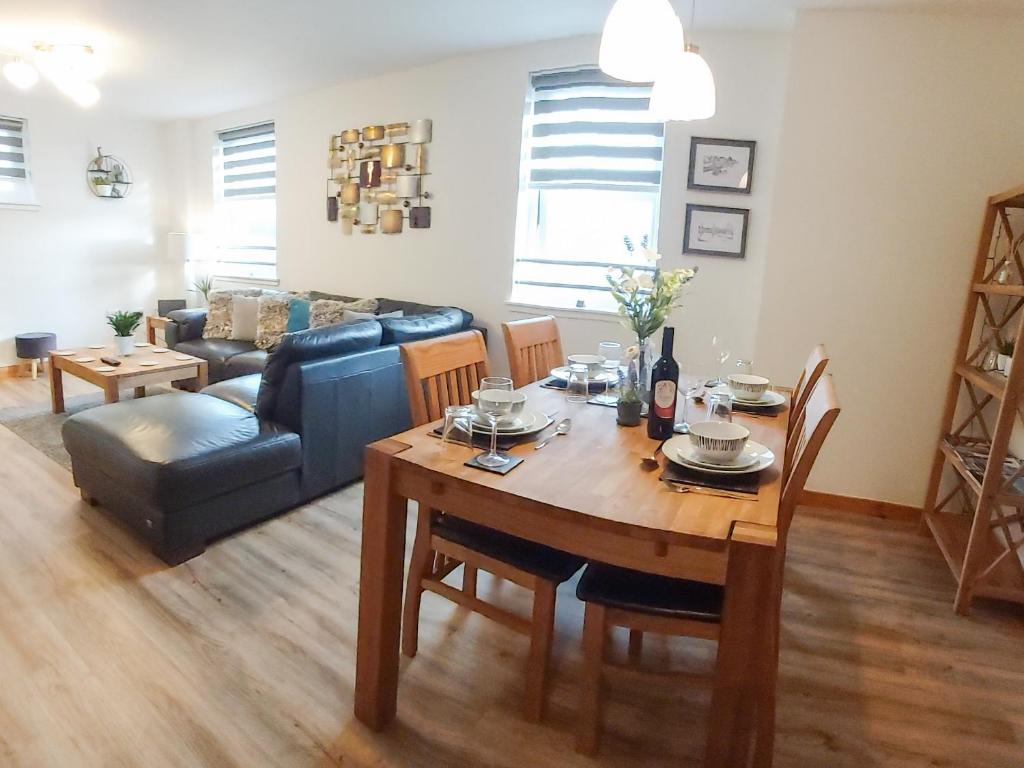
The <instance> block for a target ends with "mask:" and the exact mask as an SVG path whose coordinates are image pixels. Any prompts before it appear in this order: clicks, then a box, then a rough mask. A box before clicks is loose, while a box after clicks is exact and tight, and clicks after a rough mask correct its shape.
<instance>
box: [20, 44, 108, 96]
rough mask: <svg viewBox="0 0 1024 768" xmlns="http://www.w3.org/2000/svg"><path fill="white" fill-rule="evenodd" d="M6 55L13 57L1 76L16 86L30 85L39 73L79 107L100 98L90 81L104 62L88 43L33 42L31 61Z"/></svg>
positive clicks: (101, 68) (26, 88)
mask: <svg viewBox="0 0 1024 768" xmlns="http://www.w3.org/2000/svg"><path fill="white" fill-rule="evenodd" d="M0 55H3V52H2V51H0ZM6 55H8V56H11V57H12V60H11V61H9V62H7V63H6V64H5V65H4V67H3V73H4V77H5V78H7V80H8V82H10V83H11V85H13V86H14V87H15V88H19V89H21V90H28V89H29V88H32V87H33V86H34V85H35V84H36V83H38V82H39V75H40V73H42V75H43V76H44V77H46V79H47V80H49V81H50V82H52V83H53V84H54V85H55V86H56V87H57V89H58V90H59V91H60V92H61V93H63V94H65V95H66V96H68V97H69V98H71V99H72V100H73V101H74V102H75V103H76V104H78V105H79V106H81V107H91V106H93V105H94V104H95V103H96V102H97V101H99V100H100V89H99V88H97V87H96V84H95V83H94V82H93V81H94V80H95V79H96V78H98V77H99V76H100V75H101V74H102V73H103V66H102V64H101V62H100V60H99V58H98V57H97V56H96V52H95V51H94V50H93V48H92V46H90V45H73V44H65V43H60V44H52V43H41V42H37V43H33V44H32V64H30V63H29V62H27V61H25V60H24V59H23V58H21V57H20V56H16V55H15V54H13V53H10V54H6ZM33 65H34V66H33Z"/></svg>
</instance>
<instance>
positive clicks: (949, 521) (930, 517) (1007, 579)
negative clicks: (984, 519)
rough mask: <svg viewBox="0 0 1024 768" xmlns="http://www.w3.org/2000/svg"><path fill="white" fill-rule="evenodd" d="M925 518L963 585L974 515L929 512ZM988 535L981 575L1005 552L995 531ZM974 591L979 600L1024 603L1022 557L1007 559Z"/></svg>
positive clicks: (1014, 555) (977, 585)
mask: <svg viewBox="0 0 1024 768" xmlns="http://www.w3.org/2000/svg"><path fill="white" fill-rule="evenodd" d="M924 519H925V522H926V523H927V524H928V528H929V530H931V532H932V536H934V537H935V543H936V544H938V546H939V551H940V552H942V556H943V558H944V559H945V560H946V564H947V565H948V566H949V570H950V571H951V572H952V573H953V578H954V579H956V582H957V584H959V583H960V580H961V578H962V574H963V569H964V554H965V553H966V552H967V542H968V540H969V539H970V537H971V519H972V516H971V515H954V514H946V513H943V512H937V513H936V512H929V513H927V514H926V515H925V516H924ZM987 536H988V541H987V542H986V545H985V549H984V553H985V557H984V558H983V560H982V562H981V565H980V567H979V569H978V572H979V573H981V572H983V571H984V570H985V568H986V567H987V564H988V563H991V562H992V561H993V560H994V559H995V557H996V556H998V554H999V553H1000V552H1002V551H1004V550H1005V547H1004V546H1003V545H1002V544H1000V543H999V541H998V540H997V539H996V537H995V534H994V533H992V531H991V530H989V531H987ZM1015 561H1016V564H1015ZM971 591H972V593H973V594H975V595H977V596H979V597H992V598H996V599H999V600H1010V601H1013V602H1016V603H1024V567H1022V566H1021V565H1020V560H1019V559H1018V556H1017V555H1016V554H1013V555H1010V556H1009V557H1007V558H1005V559H1004V560H1003V562H1001V563H1000V564H999V565H998V566H997V567H996V568H994V569H993V570H992V572H991V573H990V574H989V575H988V576H987V577H986V578H985V579H984V580H983V581H981V582H979V583H977V584H975V585H974V588H973V589H972V590H971Z"/></svg>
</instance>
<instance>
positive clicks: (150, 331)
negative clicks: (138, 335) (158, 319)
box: [146, 317, 156, 346]
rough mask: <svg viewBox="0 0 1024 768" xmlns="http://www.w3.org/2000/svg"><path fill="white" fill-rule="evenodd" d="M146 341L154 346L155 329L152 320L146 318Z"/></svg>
mask: <svg viewBox="0 0 1024 768" xmlns="http://www.w3.org/2000/svg"><path fill="white" fill-rule="evenodd" d="M146 341H148V342H149V343H150V344H153V345H154V346H155V345H156V328H154V327H153V320H152V319H151V318H148V317H147V318H146Z"/></svg>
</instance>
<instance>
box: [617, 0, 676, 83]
mask: <svg viewBox="0 0 1024 768" xmlns="http://www.w3.org/2000/svg"><path fill="white" fill-rule="evenodd" d="M682 47H683V25H682V24H681V23H680V21H679V17H678V16H676V13H675V11H673V10H672V5H671V4H670V3H669V1H668V0H616V2H615V5H613V6H612V10H611V11H610V12H609V14H608V18H607V19H606V20H605V23H604V33H603V34H602V35H601V49H600V52H599V54H598V59H597V63H598V66H600V68H601V71H602V72H604V73H605V74H606V75H610V76H611V77H615V78H618V79H619V80H627V81H630V82H634V83H649V82H651V81H652V80H654V78H655V77H656V76H657V74H658V73H659V72H660V71H661V70H662V69H663V67H664V64H665V59H666V58H668V57H669V56H671V55H672V52H673V51H678V50H681V49H682Z"/></svg>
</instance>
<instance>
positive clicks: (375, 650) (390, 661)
mask: <svg viewBox="0 0 1024 768" xmlns="http://www.w3.org/2000/svg"><path fill="white" fill-rule="evenodd" d="M407 447H408V446H406V445H404V444H403V443H399V442H396V441H394V440H382V441H380V442H377V443H374V444H373V445H371V446H369V447H368V448H367V449H366V462H365V476H364V479H363V543H362V551H361V555H360V566H359V634H358V640H357V642H356V690H355V714H356V717H357V718H358V719H359V720H360V721H362V722H363V723H365V724H366V725H368V726H369V727H370V728H372V729H374V730H377V731H379V730H381V729H383V728H384V727H385V726H387V725H388V723H390V722H391V721H392V720H394V718H395V712H396V710H397V707H398V644H399V637H400V635H401V626H402V575H403V571H404V563H405V523H406V512H407V507H408V502H407V500H406V499H403V498H402V497H401V496H399V495H398V494H396V493H395V489H394V464H393V462H392V456H394V455H395V454H396V453H399V452H400V451H402V450H405V448H407Z"/></svg>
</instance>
